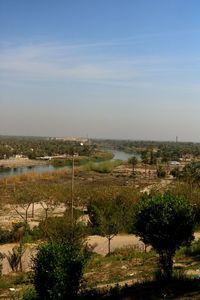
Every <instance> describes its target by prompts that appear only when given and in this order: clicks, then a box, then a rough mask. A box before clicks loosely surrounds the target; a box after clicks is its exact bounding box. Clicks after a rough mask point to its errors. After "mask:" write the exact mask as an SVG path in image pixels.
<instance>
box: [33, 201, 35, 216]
mask: <svg viewBox="0 0 200 300" xmlns="http://www.w3.org/2000/svg"><path fill="white" fill-rule="evenodd" d="M34 216H35V205H34V202H33V203H32V218H34Z"/></svg>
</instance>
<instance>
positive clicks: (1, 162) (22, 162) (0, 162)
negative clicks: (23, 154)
mask: <svg viewBox="0 0 200 300" xmlns="http://www.w3.org/2000/svg"><path fill="white" fill-rule="evenodd" d="M44 164H46V162H45V161H42V160H32V159H28V158H12V159H0V167H3V168H17V167H26V166H35V165H44Z"/></svg>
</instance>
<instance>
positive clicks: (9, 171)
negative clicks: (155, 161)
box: [0, 150, 138, 177]
mask: <svg viewBox="0 0 200 300" xmlns="http://www.w3.org/2000/svg"><path fill="white" fill-rule="evenodd" d="M110 151H111V152H113V154H114V158H113V159H120V160H124V161H125V160H128V159H129V158H130V157H131V156H136V157H137V158H138V156H137V155H136V154H129V153H126V152H124V151H118V150H110ZM66 168H70V167H69V166H65V167H54V166H52V165H36V166H28V167H18V168H6V169H5V168H0V177H6V176H13V175H21V174H24V173H33V172H34V173H43V172H50V171H55V170H61V169H66Z"/></svg>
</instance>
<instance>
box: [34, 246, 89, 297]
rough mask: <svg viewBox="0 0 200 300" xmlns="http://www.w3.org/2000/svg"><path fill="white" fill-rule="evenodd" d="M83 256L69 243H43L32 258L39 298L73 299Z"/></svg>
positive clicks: (80, 273)
mask: <svg viewBox="0 0 200 300" xmlns="http://www.w3.org/2000/svg"><path fill="white" fill-rule="evenodd" d="M84 263H85V256H84V254H83V252H82V251H80V249H79V248H77V247H74V246H72V245H70V244H57V243H52V244H50V243H49V244H44V245H42V246H41V247H40V248H39V251H38V254H37V256H36V258H35V259H34V267H33V269H34V284H35V289H36V292H37V293H38V295H39V299H41V300H45V299H54V300H55V299H57V300H59V299H74V298H75V296H76V294H77V292H78V289H79V284H80V280H81V277H82V271H83V266H84Z"/></svg>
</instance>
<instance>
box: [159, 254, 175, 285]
mask: <svg viewBox="0 0 200 300" xmlns="http://www.w3.org/2000/svg"><path fill="white" fill-rule="evenodd" d="M173 256H174V254H173V253H172V252H171V251H170V252H169V251H163V252H161V253H160V264H161V268H162V270H163V274H164V276H165V278H166V279H167V280H170V279H171V277H172V270H173Z"/></svg>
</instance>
